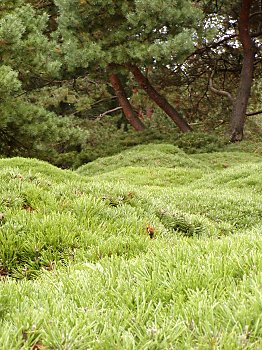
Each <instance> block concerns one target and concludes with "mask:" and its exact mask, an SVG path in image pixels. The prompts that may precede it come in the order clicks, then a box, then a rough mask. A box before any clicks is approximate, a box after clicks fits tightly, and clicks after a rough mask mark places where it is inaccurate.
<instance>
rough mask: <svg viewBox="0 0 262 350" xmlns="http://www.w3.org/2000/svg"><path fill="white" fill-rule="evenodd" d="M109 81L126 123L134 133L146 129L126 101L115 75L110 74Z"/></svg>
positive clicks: (122, 88)
mask: <svg viewBox="0 0 262 350" xmlns="http://www.w3.org/2000/svg"><path fill="white" fill-rule="evenodd" d="M109 81H110V83H111V85H112V87H113V89H114V91H115V94H116V97H117V100H118V103H119V105H120V106H121V107H122V109H123V112H124V115H125V117H126V119H127V120H128V122H129V123H130V124H131V125H132V126H133V128H134V129H135V130H136V131H142V130H144V129H145V128H146V127H145V125H144V123H143V122H142V121H141V120H140V119H139V118H138V116H137V114H136V112H135V111H134V109H133V107H132V105H131V104H130V102H129V101H128V98H127V96H126V93H125V90H124V87H123V85H122V83H121V81H120V79H119V77H118V75H117V74H115V73H111V74H110V75H109Z"/></svg>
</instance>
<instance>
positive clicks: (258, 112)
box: [246, 109, 262, 117]
mask: <svg viewBox="0 0 262 350" xmlns="http://www.w3.org/2000/svg"><path fill="white" fill-rule="evenodd" d="M258 114H262V109H261V110H260V111H256V112H250V113H246V116H247V117H250V116H253V115H258Z"/></svg>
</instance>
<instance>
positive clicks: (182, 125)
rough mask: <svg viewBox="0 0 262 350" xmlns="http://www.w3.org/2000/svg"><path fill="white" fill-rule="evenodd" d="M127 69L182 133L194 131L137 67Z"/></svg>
mask: <svg viewBox="0 0 262 350" xmlns="http://www.w3.org/2000/svg"><path fill="white" fill-rule="evenodd" d="M127 67H128V69H129V70H130V72H132V73H133V75H134V78H135V79H136V81H137V82H138V84H139V85H140V87H141V88H142V89H143V90H144V91H145V92H146V93H147V95H148V96H149V97H150V98H151V99H152V100H153V101H154V102H155V103H156V104H157V105H158V106H159V107H160V108H161V109H162V110H163V111H164V112H165V113H166V114H167V115H168V116H169V117H170V118H171V119H172V120H173V121H174V122H175V123H176V125H177V126H178V127H179V129H180V130H181V131H182V132H184V133H185V132H190V131H192V129H191V127H190V126H189V125H188V123H187V122H186V120H185V119H184V118H183V117H181V116H180V115H179V113H178V112H177V111H176V110H175V108H174V107H173V106H171V104H170V103H169V102H168V101H167V100H166V99H165V98H164V97H163V96H161V95H160V94H159V93H158V92H157V91H156V89H155V88H154V87H153V86H152V85H151V83H150V81H149V80H148V79H147V78H146V77H145V76H144V75H143V74H142V72H141V71H140V69H139V68H138V67H137V66H132V65H128V66H127Z"/></svg>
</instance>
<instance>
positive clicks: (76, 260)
mask: <svg viewBox="0 0 262 350" xmlns="http://www.w3.org/2000/svg"><path fill="white" fill-rule="evenodd" d="M247 150H248V151H246V152H243V151H241V150H237V148H236V147H235V146H233V145H232V147H231V148H230V147H229V148H228V149H227V151H223V152H215V153H208V154H203V153H202V154H186V153H184V152H183V151H181V150H180V149H179V148H177V147H175V146H173V145H169V144H159V145H156V144H150V145H142V146H136V147H133V148H131V149H129V150H126V151H123V152H121V153H120V154H117V155H114V156H112V157H106V158H100V159H97V160H96V161H94V162H92V163H88V164H86V165H83V166H82V167H80V168H79V169H78V170H77V171H69V170H61V169H58V168H56V167H54V166H52V165H50V164H48V163H46V162H43V161H39V160H34V159H24V158H11V159H0V175H1V177H0V193H1V197H0V275H1V280H0V329H1V332H0V349H1V350H18V349H23V350H25V349H31V350H40V349H41V350H43V349H46V350H51V349H59V350H62V349H63V350H66V349H67V350H87V349H101V350H102V349H103V350H107V349H119V350H122V349H124V350H129V349H130V350H131V349H139V350H140V349H144V350H146V349H150V350H152V349H159V350H164V349H179V350H188V349H201V350H202V349H224V350H229V349H230V350H231V349H232V350H238V349H257V350H259V349H261V348H262V342H261V339H262V331H261V330H262V316H261V315H262V292H261V291H262V253H261V252H262V235H261V231H262V157H261V148H259V147H251V148H247Z"/></svg>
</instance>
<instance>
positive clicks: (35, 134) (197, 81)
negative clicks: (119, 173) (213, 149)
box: [0, 0, 261, 159]
mask: <svg viewBox="0 0 262 350" xmlns="http://www.w3.org/2000/svg"><path fill="white" fill-rule="evenodd" d="M260 19H261V6H260V4H259V3H258V2H257V1H254V0H253V1H252V0H242V1H233V2H230V3H228V2H221V3H220V2H217V1H212V0H199V1H189V0H168V1H160V0H151V1H147V0H133V1H125V0H123V1H114V0H103V1H102V0H101V1H97V0H96V1H94V0H89V1H87V0H39V1H34V0H30V1H29V0H7V1H5V2H4V3H2V4H0V78H1V86H0V92H1V95H0V110H1V114H0V138H1V148H0V152H1V153H2V154H3V155H12V154H22V155H29V156H39V157H44V158H47V159H48V158H50V159H51V158H52V156H51V154H53V155H54V156H55V155H56V156H58V154H64V156H63V157H67V156H66V154H74V153H78V152H81V150H82V149H84V148H85V147H86V146H87V142H89V141H88V138H89V136H90V132H91V133H92V131H91V130H89V127H90V125H89V124H88V123H87V121H88V120H92V119H93V120H94V119H96V118H97V117H99V115H103V116H104V115H107V114H109V115H110V114H112V113H113V114H116V113H119V111H121V110H122V111H123V113H124V115H125V117H126V118H127V121H128V122H129V123H130V124H131V125H132V126H133V127H134V128H135V129H136V130H144V129H146V128H148V127H149V128H150V120H149V119H146V120H145V119H143V118H144V115H150V116H151V114H152V113H154V115H155V117H156V118H158V115H159V108H160V111H161V110H163V112H164V113H165V114H167V115H168V116H169V117H170V118H171V120H172V121H173V122H175V124H176V125H177V126H178V128H179V129H180V130H181V131H182V132H190V131H192V130H194V124H195V123H198V121H199V120H200V121H201V123H204V125H206V126H207V125H210V126H212V127H213V126H214V124H217V122H218V121H219V120H223V122H224V123H225V125H226V127H227V128H229V125H231V140H232V141H237V140H241V139H242V138H243V129H244V125H245V123H246V116H247V115H248V114H252V113H253V114H256V113H259V111H257V108H258V107H257V106H259V103H260V101H261V97H260V96H259V94H258V90H259V86H260V82H261V78H260V77H259V67H261V56H260V52H259V49H260V44H259V40H258V38H259V36H260V35H261V21H260ZM242 33H246V37H245V35H244V36H243V34H242ZM247 42H248V44H247ZM248 57H249V58H248ZM251 57H252V59H251ZM241 71H242V73H241ZM244 72H246V74H248V75H245V74H244ZM247 72H249V73H247ZM240 73H241V74H240ZM247 76H248V77H249V78H246V77H247ZM252 86H253V88H252ZM137 89H142V90H143V91H140V92H139V94H140V96H141V98H140V101H142V107H139V105H137V103H136V102H135V101H136V100H137V98H136V94H137ZM250 94H251V99H250ZM116 101H118V104H117V102H116ZM150 101H151V102H150ZM232 101H233V105H232ZM243 101H245V102H243ZM154 103H156V105H157V106H158V108H156V107H154V106H155V105H154ZM140 106H141V103H140ZM146 106H149V107H146ZM225 106H227V109H225ZM240 106H242V107H240ZM148 108H150V110H151V111H152V112H150V114H148V112H146V110H148ZM141 116H142V118H141ZM146 118H147V117H146ZM150 118H151V117H150ZM113 120H115V119H112V123H114V122H113ZM227 125H228V126H227Z"/></svg>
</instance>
